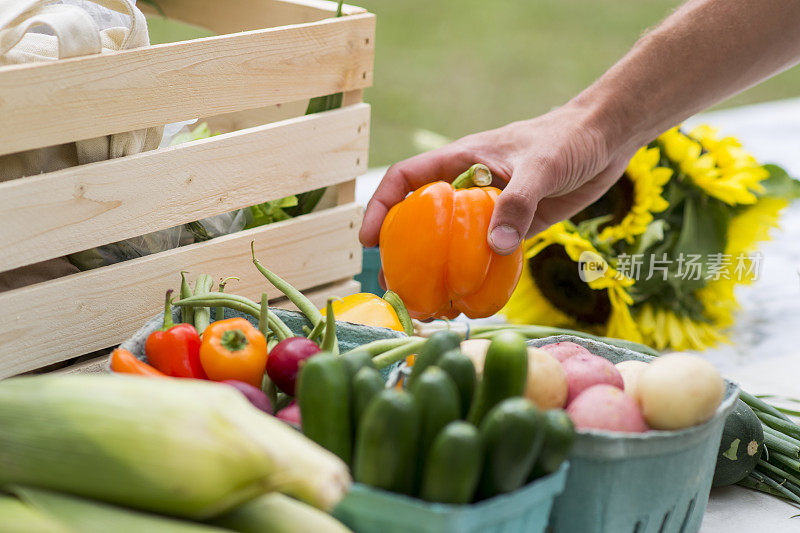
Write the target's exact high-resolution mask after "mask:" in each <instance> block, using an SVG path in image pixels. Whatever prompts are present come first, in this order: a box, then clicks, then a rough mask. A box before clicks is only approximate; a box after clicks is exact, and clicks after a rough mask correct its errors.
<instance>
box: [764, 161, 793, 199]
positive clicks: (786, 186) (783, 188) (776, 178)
mask: <svg viewBox="0 0 800 533" xmlns="http://www.w3.org/2000/svg"><path fill="white" fill-rule="evenodd" d="M764 168H765V169H766V170H767V172H769V178H767V179H765V180H764V181H762V182H761V185H763V186H764V188H766V189H767V192H766V193H764V194H763V195H762V196H770V197H777V198H787V199H791V200H793V199H795V198H800V181H798V180H796V179H794V178H792V177H791V176H789V174H788V173H787V172H786V171H785V170H784V169H782V168H781V167H779V166H778V165H764Z"/></svg>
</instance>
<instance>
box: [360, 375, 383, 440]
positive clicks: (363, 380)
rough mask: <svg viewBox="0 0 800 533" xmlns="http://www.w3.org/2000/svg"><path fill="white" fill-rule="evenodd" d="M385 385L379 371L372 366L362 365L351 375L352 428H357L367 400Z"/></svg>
mask: <svg viewBox="0 0 800 533" xmlns="http://www.w3.org/2000/svg"><path fill="white" fill-rule="evenodd" d="M385 385H386V384H385V383H384V381H383V377H381V373H380V372H378V371H377V370H375V369H374V368H370V367H363V368H361V370H359V371H358V372H357V373H356V375H355V376H354V377H353V381H352V386H353V401H352V409H353V418H352V421H353V428H358V425H359V422H360V421H361V417H362V416H364V412H365V411H366V410H367V406H368V405H369V402H371V401H372V399H373V398H374V397H375V396H377V395H378V394H379V393H380V392H381V391H382V390H383V389H384V388H385ZM356 431H357V429H356Z"/></svg>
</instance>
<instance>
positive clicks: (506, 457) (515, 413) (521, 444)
mask: <svg viewBox="0 0 800 533" xmlns="http://www.w3.org/2000/svg"><path fill="white" fill-rule="evenodd" d="M480 433H481V438H482V439H483V443H484V446H485V454H484V455H485V458H484V463H483V473H482V475H481V481H480V485H479V487H478V493H479V495H480V496H481V497H482V498H491V497H492V496H495V495H497V494H501V493H504V492H511V491H512V490H516V489H518V488H519V487H521V486H522V485H523V484H524V483H525V481H526V480H527V479H528V476H529V474H530V473H531V469H532V468H533V465H534V464H535V463H536V459H537V458H538V457H539V452H540V451H541V449H542V444H543V443H544V436H545V430H544V424H543V422H542V416H541V413H540V412H539V410H538V409H537V408H536V406H535V405H533V403H532V402H531V401H530V400H528V399H526V398H509V399H507V400H503V401H502V402H500V403H499V404H497V405H496V406H495V407H494V408H492V410H491V411H489V412H488V413H487V415H486V417H485V418H484V420H483V423H481V426H480Z"/></svg>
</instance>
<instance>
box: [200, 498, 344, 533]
mask: <svg viewBox="0 0 800 533" xmlns="http://www.w3.org/2000/svg"><path fill="white" fill-rule="evenodd" d="M211 523H213V524H215V525H218V526H221V527H224V528H227V529H232V530H233V531H238V532H239V533H264V532H269V533H306V532H307V531H313V532H314V533H349V532H350V529H348V528H347V527H345V526H344V524H342V523H341V522H339V521H338V520H336V519H335V518H333V517H332V516H330V515H329V514H326V513H323V512H322V511H319V510H318V509H316V508H314V507H311V506H310V505H307V504H305V503H303V502H299V501H297V500H294V499H292V498H290V497H288V496H284V495H283V494H278V493H276V492H273V493H270V494H264V495H263V496H259V497H258V498H256V499H254V500H250V501H249V502H247V503H245V504H244V505H241V506H239V507H237V508H236V509H234V510H233V511H230V512H229V513H226V514H224V515H222V516H219V517H217V518H215V519H214V520H213V521H212V522H211Z"/></svg>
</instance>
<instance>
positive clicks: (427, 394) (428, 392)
mask: <svg viewBox="0 0 800 533" xmlns="http://www.w3.org/2000/svg"><path fill="white" fill-rule="evenodd" d="M409 390H410V392H411V394H412V396H414V400H416V402H417V405H418V406H419V408H420V422H421V423H420V439H419V446H418V448H419V457H420V461H419V466H420V469H421V467H422V465H423V464H424V463H425V459H426V458H427V457H428V450H430V447H431V444H433V439H435V438H436V435H438V434H439V432H440V431H441V430H442V428H444V427H445V426H446V425H447V424H449V423H450V422H452V421H453V420H457V419H458V417H459V415H460V414H461V402H460V399H459V396H458V389H457V388H456V384H455V383H453V380H452V379H451V378H450V376H449V375H448V374H447V372H445V371H444V370H442V369H441V368H438V367H435V366H431V367H428V368H427V369H426V370H425V372H423V373H422V375H420V376H419V377H418V378H417V380H416V381H415V382H414V383H413V384H412V385H411V387H409Z"/></svg>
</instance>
